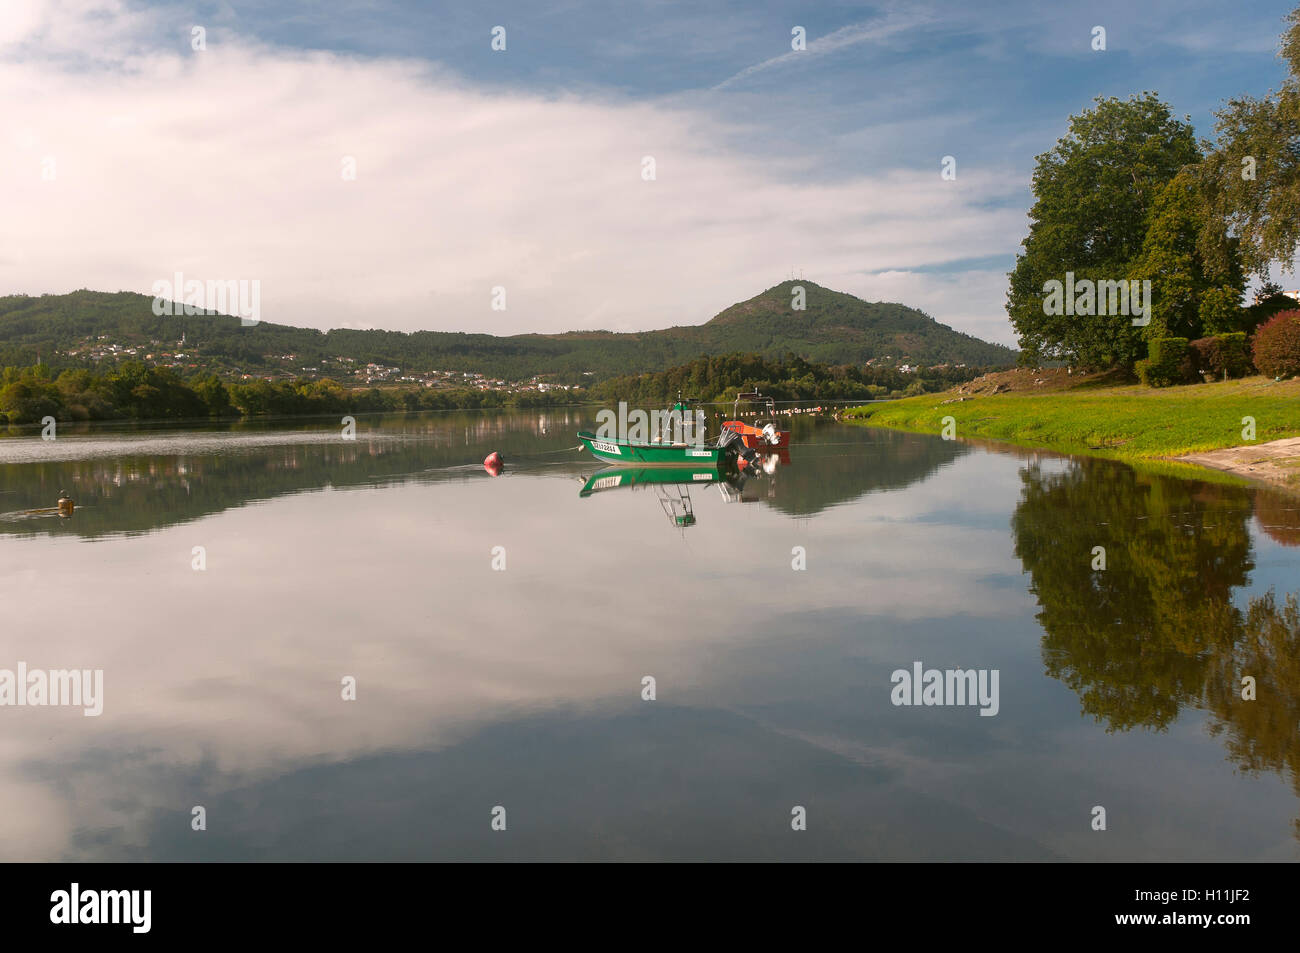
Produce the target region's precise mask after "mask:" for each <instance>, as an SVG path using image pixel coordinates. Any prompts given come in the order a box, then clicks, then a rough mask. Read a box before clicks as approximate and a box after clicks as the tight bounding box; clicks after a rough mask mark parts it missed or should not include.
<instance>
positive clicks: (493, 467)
mask: <svg viewBox="0 0 1300 953" xmlns="http://www.w3.org/2000/svg"><path fill="white" fill-rule="evenodd" d="M505 466H506V462H505V460H503V459H502V457H501V454H499V453H498V452H497V451H495V450H493V451H492V452H491V453H489V454H488V455H487V459H485V460H484V461H483V469H484V470H486V471H487V472H488V473H489V474H491V475H492V476H500V475H501V471H502V470H504V469H505Z"/></svg>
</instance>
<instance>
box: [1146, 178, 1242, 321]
mask: <svg viewBox="0 0 1300 953" xmlns="http://www.w3.org/2000/svg"><path fill="white" fill-rule="evenodd" d="M1212 221H1214V218H1213V216H1212V215H1211V214H1210V211H1209V209H1208V208H1207V206H1206V203H1205V199H1204V196H1203V195H1202V194H1201V190H1200V189H1199V187H1198V185H1197V181H1196V176H1195V174H1194V173H1193V172H1190V171H1185V172H1180V173H1179V174H1178V175H1176V176H1174V178H1173V179H1172V180H1171V181H1170V182H1169V184H1168V185H1166V186H1165V187H1164V188H1163V189H1161V190H1160V193H1159V194H1158V195H1157V196H1156V199H1155V202H1154V203H1152V206H1151V210H1150V212H1149V214H1148V216H1147V228H1146V236H1145V238H1144V239H1143V241H1142V252H1141V254H1139V255H1138V259H1137V262H1136V263H1135V267H1134V273H1135V275H1136V276H1138V277H1140V278H1143V279H1149V280H1150V281H1151V298H1152V301H1151V323H1150V324H1149V325H1148V326H1147V327H1146V331H1145V336H1146V338H1147V340H1151V339H1153V338H1158V337H1167V336H1170V335H1173V336H1175V337H1185V338H1199V337H1202V336H1204V335H1208V334H1222V333H1224V332H1227V331H1242V330H1247V328H1245V327H1244V326H1243V323H1244V322H1243V316H1244V312H1243V311H1242V309H1241V296H1242V293H1243V292H1244V291H1245V286H1246V281H1245V276H1244V274H1243V273H1242V268H1241V265H1240V263H1239V261H1238V257H1237V254H1236V248H1235V242H1234V240H1233V239H1230V238H1228V237H1227V236H1226V235H1225V236H1221V237H1220V241H1221V243H1222V245H1221V247H1222V249H1223V254H1222V255H1216V256H1215V257H1214V258H1213V259H1212V260H1210V261H1207V260H1206V259H1205V257H1204V256H1203V255H1202V254H1201V252H1200V251H1199V249H1198V247H1197V239H1198V236H1200V235H1201V234H1202V233H1203V232H1204V231H1205V230H1206V229H1207V228H1209V227H1210V223H1211V222H1212Z"/></svg>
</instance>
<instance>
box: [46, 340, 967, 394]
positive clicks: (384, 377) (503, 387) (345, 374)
mask: <svg viewBox="0 0 1300 953" xmlns="http://www.w3.org/2000/svg"><path fill="white" fill-rule="evenodd" d="M54 357H55V358H56V360H54V361H53V363H54V364H55V365H61V364H65V363H76V364H80V365H82V366H86V365H87V364H91V365H93V366H94V368H95V369H96V370H103V369H107V368H110V367H112V366H115V365H117V364H120V363H122V362H124V361H139V362H141V363H143V364H145V365H148V366H151V367H165V368H169V369H170V370H172V371H173V372H175V373H176V374H178V375H179V376H181V377H193V376H198V375H209V374H210V375H215V376H216V377H218V378H220V379H222V380H224V381H227V382H231V383H242V382H246V381H259V380H260V381H268V382H276V381H304V380H305V381H320V380H332V381H336V382H338V383H340V384H343V385H345V386H352V387H375V386H380V387H382V386H384V385H395V386H403V387H425V388H430V389H435V390H446V391H464V390H471V389H472V390H480V391H496V392H500V393H502V394H526V393H540V394H546V393H551V392H556V391H569V392H573V393H575V394H580V393H582V392H583V391H584V390H585V389H586V388H585V387H584V386H583V385H582V384H565V383H559V382H556V381H552V380H547V376H546V375H534V376H532V377H530V378H528V379H526V380H508V379H506V378H503V377H492V376H490V375H487V374H481V373H478V372H474V371H455V370H430V371H410V372H406V373H403V371H402V369H401V368H400V367H395V366H391V365H387V364H382V363H376V362H374V361H370V362H366V363H362V362H361V361H360V360H359V359H357V358H354V357H347V356H345V355H342V354H340V355H337V356H335V357H332V358H328V357H325V358H319V359H318V360H317V362H316V363H315V364H310V365H309V364H300V363H298V362H299V357H298V355H297V354H266V355H264V356H263V362H262V363H263V366H262V367H259V368H258V369H257V370H256V371H254V372H252V373H250V372H247V371H245V370H243V369H242V368H239V367H231V366H229V365H228V362H226V361H225V360H222V359H221V358H220V357H208V356H205V355H204V354H203V353H202V349H201V348H199V347H196V346H195V345H194V344H192V343H187V341H186V336H185V335H184V334H182V335H181V339H180V340H179V341H176V342H175V343H174V344H173V345H171V346H168V345H166V344H164V343H163V342H160V341H157V340H152V341H150V342H149V344H148V345H147V346H144V345H132V344H120V343H116V342H113V341H112V340H110V336H109V335H107V334H101V335H98V336H97V337H95V338H93V339H91V338H87V339H85V340H84V341H81V342H78V343H77V344H76V345H75V346H73V347H70V348H67V349H64V350H60V349H55V351H54ZM57 358H66V359H67V360H66V361H60V360H57ZM862 368H863V370H867V371H894V372H896V373H899V374H921V373H924V372H951V371H963V370H965V369H966V368H967V365H966V364H965V363H957V364H954V363H950V362H943V363H940V364H922V363H921V362H919V361H917V360H915V359H914V358H912V357H910V356H908V355H901V356H897V357H896V356H894V355H891V354H885V355H882V356H880V357H873V358H870V359H869V360H867V361H865V362H863V364H862ZM980 370H981V371H982V368H981V369H980ZM582 375H583V376H585V377H588V378H591V377H594V376H595V372H594V371H583V372H582ZM972 376H973V375H972Z"/></svg>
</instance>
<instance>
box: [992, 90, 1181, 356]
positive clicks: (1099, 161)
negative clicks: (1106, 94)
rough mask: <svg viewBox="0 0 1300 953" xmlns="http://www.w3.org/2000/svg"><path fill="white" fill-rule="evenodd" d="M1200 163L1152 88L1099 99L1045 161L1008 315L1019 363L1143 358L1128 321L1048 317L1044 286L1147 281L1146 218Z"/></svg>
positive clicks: (1137, 330)
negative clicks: (1142, 266)
mask: <svg viewBox="0 0 1300 953" xmlns="http://www.w3.org/2000/svg"><path fill="white" fill-rule="evenodd" d="M1200 158H1201V154H1200V150H1199V149H1198V148H1197V145H1196V137H1195V134H1194V132H1193V130H1192V127H1191V125H1190V124H1189V123H1187V122H1183V121H1180V120H1178V119H1176V118H1174V116H1173V115H1172V114H1171V113H1170V111H1169V107H1168V106H1167V105H1165V104H1164V103H1163V102H1161V101H1160V99H1159V98H1158V97H1157V96H1156V94H1155V93H1151V92H1147V93H1142V94H1140V95H1136V96H1133V97H1131V98H1129V99H1127V100H1121V99H1116V98H1113V97H1112V98H1098V99H1097V100H1096V105H1095V106H1094V107H1093V108H1092V109H1089V110H1087V111H1085V112H1083V113H1081V114H1080V115H1078V116H1073V117H1071V119H1070V126H1069V132H1068V133H1067V134H1066V135H1065V136H1064V137H1063V138H1062V139H1061V140H1060V141H1059V142H1057V144H1056V147H1055V148H1053V149H1052V150H1051V151H1049V152H1046V153H1044V154H1042V155H1040V156H1039V157H1038V164H1037V167H1036V169H1035V170H1034V178H1033V191H1034V199H1035V201H1034V205H1033V207H1032V208H1031V209H1030V212H1029V235H1028V236H1027V237H1026V238H1025V240H1024V241H1023V242H1022V247H1023V251H1022V252H1021V254H1020V256H1019V257H1018V258H1017V259H1016V265H1015V269H1014V270H1013V271H1012V272H1011V275H1010V279H1011V280H1010V286H1009V289H1008V291H1007V313H1008V314H1009V315H1010V317H1011V323H1012V324H1013V325H1014V326H1015V329H1016V333H1017V334H1018V336H1019V338H1020V346H1021V349H1022V352H1023V354H1022V360H1025V361H1029V362H1033V361H1038V360H1043V359H1051V358H1058V359H1064V360H1068V361H1071V362H1072V363H1075V364H1079V365H1082V366H1090V367H1109V366H1113V365H1116V364H1124V365H1128V364H1132V363H1133V362H1134V361H1135V360H1136V359H1138V358H1139V357H1141V356H1142V355H1143V354H1144V353H1145V344H1144V342H1143V333H1142V331H1143V329H1142V328H1141V327H1135V326H1133V324H1132V321H1131V318H1130V316H1127V315H1115V314H1112V315H1107V316H1089V317H1080V316H1075V315H1065V314H1061V315H1052V314H1046V313H1045V310H1046V309H1045V308H1044V299H1045V298H1046V296H1047V295H1046V292H1045V291H1044V287H1043V286H1044V283H1045V282H1047V281H1050V280H1056V281H1064V279H1065V277H1066V272H1073V274H1074V277H1075V279H1076V280H1079V279H1089V280H1092V281H1121V280H1126V279H1141V278H1143V277H1147V278H1149V277H1150V276H1149V275H1147V276H1143V275H1140V274H1138V273H1137V267H1138V264H1139V262H1138V259H1139V256H1140V255H1141V253H1142V248H1143V244H1144V242H1145V239H1146V233H1147V224H1148V218H1149V214H1150V212H1151V209H1152V207H1153V205H1154V204H1155V203H1156V200H1157V198H1158V197H1159V196H1160V195H1161V193H1162V191H1163V190H1164V189H1165V187H1166V186H1167V185H1168V184H1169V182H1170V181H1172V180H1173V178H1174V177H1175V176H1176V175H1177V174H1178V173H1179V172H1180V171H1181V170H1182V169H1183V168H1184V167H1186V166H1189V165H1192V164H1194V163H1196V162H1198V161H1199V160H1200Z"/></svg>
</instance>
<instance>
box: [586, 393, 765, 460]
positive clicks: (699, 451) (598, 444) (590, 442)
mask: <svg viewBox="0 0 1300 953" xmlns="http://www.w3.org/2000/svg"><path fill="white" fill-rule="evenodd" d="M691 403H692V400H691V398H682V397H680V396H679V397H678V398H677V403H675V404H673V407H672V411H670V413H672V414H675V415H677V419H679V420H681V419H685V418H687V417H690V416H692V415H693V414H694V409H693V408H692V407H691V406H690V405H691ZM703 436H704V435H703V434H702V433H701V435H700V437H701V439H699V440H697V441H695V442H694V443H690V442H684V441H674V440H671V439H662V437H663V435H661V439H658V440H648V441H647V440H626V439H621V438H618V437H609V436H604V437H602V436H600V435H599V434H594V433H592V432H591V431H590V430H580V431H578V439H579V440H581V441H582V445H583V446H584V447H586V448H587V449H588V450H590V451H591V455H592V456H593V457H596V458H597V459H600V460H604V461H606V462H608V463H616V464H621V465H624V466H627V465H635V464H642V465H647V466H655V467H700V466H712V467H718V466H721V465H724V464H726V465H731V464H734V463H735V461H736V457H737V456H740V457H743V458H745V459H746V460H748V459H750V457H751V456H756V454H754V453H753V452H752V451H750V450H748V449H747V448H746V447H745V444H744V441H743V440H742V439H741V438H740V435H739V434H736V433H733V432H731V431H729V430H724V431H722V432H721V433H719V434H718V437H717V439H716V440H715V441H714V442H713V443H712V445H710V443H709V442H708V441H707V440H705V439H703Z"/></svg>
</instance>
